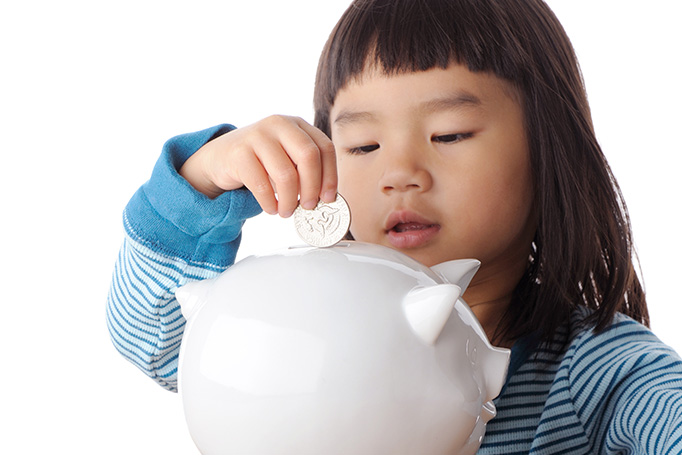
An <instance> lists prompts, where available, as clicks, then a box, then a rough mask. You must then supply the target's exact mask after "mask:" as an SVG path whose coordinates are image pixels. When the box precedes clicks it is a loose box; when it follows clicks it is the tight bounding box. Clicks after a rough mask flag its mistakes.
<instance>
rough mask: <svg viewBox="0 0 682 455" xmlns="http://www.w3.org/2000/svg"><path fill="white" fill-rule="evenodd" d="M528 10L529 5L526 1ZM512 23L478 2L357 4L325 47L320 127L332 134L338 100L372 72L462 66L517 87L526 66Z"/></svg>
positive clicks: (318, 99)
mask: <svg viewBox="0 0 682 455" xmlns="http://www.w3.org/2000/svg"><path fill="white" fill-rule="evenodd" d="M520 3H523V2H520ZM511 22H513V21H512V18H510V17H508V14H506V12H505V9H504V8H502V7H500V6H499V5H498V3H496V2H481V1H479V0H435V1H434V0H358V1H355V2H354V3H353V4H352V5H351V6H350V7H349V8H348V10H347V11H346V12H345V13H344V15H343V16H342V17H341V19H340V21H339V23H338V24H337V26H336V28H335V29H334V30H333V31H332V34H331V36H330V38H329V40H328V42H327V44H326V46H325V49H324V50H323V53H322V58H321V59H320V65H319V67H318V73H317V80H316V87H315V98H314V103H315V116H316V120H315V125H316V126H317V127H318V128H320V129H321V130H323V131H324V132H325V133H327V134H328V135H329V125H328V113H329V110H330V109H331V106H332V105H333V103H334V99H335V98H336V94H337V93H338V91H339V90H340V89H342V88H343V87H344V86H345V85H346V84H347V83H348V82H349V81H350V80H351V79H353V78H357V77H358V76H360V74H361V73H362V72H363V70H364V69H365V68H367V67H368V66H371V67H373V68H376V69H378V70H380V71H382V72H383V73H384V74H386V75H394V74H401V73H408V72H417V71H426V70H429V69H432V68H447V67H448V65H450V64H451V63H458V64H463V65H465V66H467V67H468V68H469V70H471V71H474V72H479V71H487V72H492V73H493V74H495V75H496V76H498V77H501V78H503V79H507V80H509V81H512V82H517V81H518V79H519V78H520V77H521V72H520V71H519V69H520V68H524V67H528V66H529V65H528V64H527V63H528V58H527V56H526V52H525V50H524V47H523V46H522V45H521V44H520V43H519V42H518V40H517V37H516V36H515V35H514V34H513V33H511V32H510V28H512V27H513V26H510V23H511Z"/></svg>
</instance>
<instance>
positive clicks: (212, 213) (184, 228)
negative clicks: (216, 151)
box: [107, 125, 261, 391]
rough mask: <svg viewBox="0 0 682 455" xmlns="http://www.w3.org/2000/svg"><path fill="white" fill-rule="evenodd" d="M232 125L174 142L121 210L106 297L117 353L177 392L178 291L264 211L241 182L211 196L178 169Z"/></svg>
mask: <svg viewBox="0 0 682 455" xmlns="http://www.w3.org/2000/svg"><path fill="white" fill-rule="evenodd" d="M232 129H233V127H231V126H229V125H221V126H217V127H214V128H210V129H208V130H204V131H199V132H196V133H191V134H186V135H182V136H177V137H175V138H173V139H171V140H169V141H168V142H167V143H166V144H165V145H164V147H163V152H162V155H161V157H160V159H159V161H158V162H157V164H156V166H155V168H154V171H153V173H152V176H151V178H150V180H149V181H148V182H147V183H145V184H144V185H143V186H142V187H141V188H140V189H139V190H138V191H137V192H136V193H135V195H134V196H133V198H132V199H131V200H130V202H129V203H128V205H127V207H126V209H125V211H124V214H123V222H124V227H125V232H126V237H125V240H124V243H123V246H122V248H121V251H120V254H119V257H118V260H117V263H116V266H115V269H114V274H113V278H112V282H111V287H110V290H109V296H108V299H107V325H108V328H109V332H110V335H111V339H112V341H113V343H114V346H115V347H116V348H117V349H118V351H119V352H120V353H121V354H122V355H123V356H124V357H125V358H127V359H128V360H129V361H131V362H132V363H133V364H135V365H136V366H138V367H139V368H140V369H141V370H142V371H144V372H145V373H146V374H147V375H148V376H150V377H151V378H153V379H154V380H155V381H156V382H157V383H159V384H160V385H161V386H163V387H165V388H167V389H168V390H172V391H175V390H177V389H176V387H177V384H176V377H177V360H178V352H179V348H180V341H181V338H182V333H183V329H184V325H185V319H184V318H183V317H182V314H181V313H180V308H179V305H178V303H177V301H176V300H175V296H174V295H175V290H176V289H177V288H178V287H179V286H182V285H183V284H185V283H187V282H189V281H193V280H200V279H205V278H208V277H212V276H215V275H216V274H218V273H220V272H222V271H223V270H225V269H226V268H227V267H229V266H230V265H231V264H232V263H233V262H234V258H235V255H236V252H237V248H238V246H239V241H240V238H241V227H242V225H243V223H244V221H245V220H246V219H247V218H248V217H251V216H254V215H256V214H258V213H259V212H260V210H261V209H260V207H259V205H258V203H257V202H256V200H255V199H254V197H253V196H252V195H251V193H250V192H249V191H248V190H246V189H244V188H241V189H236V190H233V191H229V192H225V193H223V194H221V195H219V196H218V197H216V198H214V199H210V198H208V197H206V196H205V195H203V194H201V193H199V192H197V191H196V190H195V189H194V188H192V187H191V186H190V184H189V183H188V182H187V181H186V180H185V179H183V178H182V177H180V175H179V174H178V171H177V170H178V169H179V168H180V167H181V166H182V165H183V164H184V162H185V161H186V160H187V159H188V158H189V157H190V156H191V155H192V154H193V153H194V152H196V151H197V150H198V149H199V148H200V147H202V146H203V145H204V144H205V143H207V142H208V141H210V140H211V139H214V138H216V137H219V136H221V135H223V134H225V133H227V132H229V131H231V130H232Z"/></svg>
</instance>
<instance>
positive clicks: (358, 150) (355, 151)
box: [348, 144, 379, 155]
mask: <svg viewBox="0 0 682 455" xmlns="http://www.w3.org/2000/svg"><path fill="white" fill-rule="evenodd" d="M378 148H379V144H372V145H363V146H361V147H353V148H350V149H348V153H350V154H351V155H363V154H365V153H370V152H373V151H375V150H377V149H378Z"/></svg>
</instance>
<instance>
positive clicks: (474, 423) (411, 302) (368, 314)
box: [176, 242, 509, 455]
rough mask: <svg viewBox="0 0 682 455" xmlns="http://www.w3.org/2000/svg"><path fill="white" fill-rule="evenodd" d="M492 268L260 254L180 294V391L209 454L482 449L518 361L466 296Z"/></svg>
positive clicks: (336, 252) (343, 249)
mask: <svg viewBox="0 0 682 455" xmlns="http://www.w3.org/2000/svg"><path fill="white" fill-rule="evenodd" d="M478 266H479V262H478V261H475V260H461V261H451V262H447V263H443V264H439V265H437V266H435V267H432V268H428V267H425V266H424V265H422V264H420V263H418V262H416V261H414V260H412V259H411V258H409V257H407V256H405V255H403V254H402V253H399V252H397V251H394V250H391V249H389V248H385V247H382V246H378V245H370V244H364V243H359V242H343V243H340V244H338V245H336V246H334V247H331V248H313V247H300V248H291V249H288V250H285V251H282V252H280V253H276V254H272V255H267V256H252V257H249V258H246V259H244V260H242V261H240V262H238V263H237V264H235V265H234V266H232V267H231V268H230V269H228V270H227V271H226V272H224V273H223V274H221V275H219V276H218V277H216V278H214V279H210V280H205V281H202V282H196V283H190V284H188V285H186V286H184V287H182V288H180V289H179V290H178V292H177V294H176V295H177V298H178V300H179V301H180V304H181V307H182V312H183V314H184V315H185V317H186V318H187V319H188V323H187V326H186V328H185V334H184V338H183V340H182V348H181V352H180V366H179V388H180V393H181V395H182V400H183V405H184V409H185V417H186V419H187V424H188V427H189V431H190V434H191V435H192V438H193V439H194V442H195V443H196V445H197V447H198V448H199V450H200V451H201V453H203V454H206V455H210V454H240V455H241V454H267V455H271V454H296V455H299V454H314V455H320V454H326V455H329V454H344V455H349V454H352V455H360V454H371V455H376V454H419V455H431V454H446V453H447V454H455V453H458V454H473V453H475V452H476V450H477V448H478V447H479V445H480V440H481V439H482V437H483V434H484V432H485V425H486V423H487V422H488V421H489V420H490V419H491V418H492V417H494V416H495V407H494V406H493V403H492V401H491V400H492V399H493V398H494V397H495V396H497V395H498V394H499V392H500V390H501V388H502V385H503V383H504V379H505V376H506V370H507V364H508V360H509V350H507V349H500V348H495V347H492V346H491V345H490V343H489V342H488V340H487V338H486V336H485V333H484V332H483V330H482V329H481V327H480V325H479V323H478V321H477V320H476V318H475V317H474V316H473V314H472V313H471V311H470V310H469V307H468V306H467V305H466V303H464V302H462V301H461V300H459V296H460V294H461V293H462V292H463V289H465V288H466V286H467V285H468V284H469V281H470V280H471V278H472V276H473V275H474V273H476V270H477V269H478Z"/></svg>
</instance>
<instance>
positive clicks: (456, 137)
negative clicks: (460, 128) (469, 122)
mask: <svg viewBox="0 0 682 455" xmlns="http://www.w3.org/2000/svg"><path fill="white" fill-rule="evenodd" d="M473 135H474V133H457V134H444V135H442V136H435V137H434V138H433V141H434V142H440V143H442V144H454V143H456V142H460V141H463V140H464V139H469V138H470V137H472V136H473Z"/></svg>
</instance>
